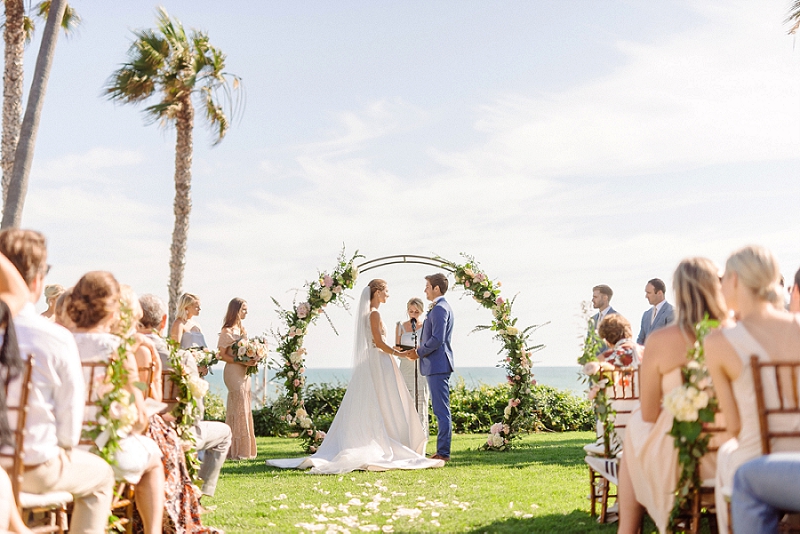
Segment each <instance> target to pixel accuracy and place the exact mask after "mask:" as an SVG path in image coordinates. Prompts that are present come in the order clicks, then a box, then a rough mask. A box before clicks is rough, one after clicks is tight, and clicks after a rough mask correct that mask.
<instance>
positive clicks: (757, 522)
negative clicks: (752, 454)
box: [731, 452, 800, 534]
mask: <svg viewBox="0 0 800 534" xmlns="http://www.w3.org/2000/svg"><path fill="white" fill-rule="evenodd" d="M785 512H800V453H798V452H783V453H780V452H779V453H775V454H767V455H764V456H759V457H758V458H756V459H755V460H750V461H749V462H746V463H744V464H742V465H741V466H740V467H739V469H737V470H736V475H735V476H734V477H733V494H732V495H731V518H732V519H733V531H734V532H735V533H736V534H771V533H775V534H777V532H779V529H778V522H779V521H780V520H781V517H782V516H783V514H784V513H785Z"/></svg>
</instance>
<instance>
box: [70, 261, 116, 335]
mask: <svg viewBox="0 0 800 534" xmlns="http://www.w3.org/2000/svg"><path fill="white" fill-rule="evenodd" d="M118 307H119V283H118V282H117V280H116V278H114V275H112V274H111V273H109V272H106V271H91V272H88V273H86V274H85V275H83V276H82V277H81V279H80V280H78V283H77V284H75V287H73V288H72V293H71V295H70V297H69V300H68V301H67V315H68V316H69V318H70V319H72V322H74V323H75V326H76V327H78V328H91V327H93V326H95V325H96V324H98V323H99V322H100V321H102V320H103V319H104V318H105V317H106V316H108V315H109V314H110V313H114V312H115V311H116V310H117V309H118Z"/></svg>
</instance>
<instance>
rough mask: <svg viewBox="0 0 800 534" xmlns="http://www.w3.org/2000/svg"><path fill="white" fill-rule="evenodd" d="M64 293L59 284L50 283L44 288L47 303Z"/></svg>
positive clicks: (62, 287)
mask: <svg viewBox="0 0 800 534" xmlns="http://www.w3.org/2000/svg"><path fill="white" fill-rule="evenodd" d="M62 293H64V286H62V285H61V284H50V285H48V286H45V288H44V298H45V300H47V302H48V303H49V302H50V301H51V300H52V299H57V298H58V297H60V296H61V294H62Z"/></svg>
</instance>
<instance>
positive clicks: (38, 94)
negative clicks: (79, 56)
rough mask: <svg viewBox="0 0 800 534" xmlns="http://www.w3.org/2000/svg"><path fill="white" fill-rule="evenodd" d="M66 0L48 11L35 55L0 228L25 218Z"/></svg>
mask: <svg viewBox="0 0 800 534" xmlns="http://www.w3.org/2000/svg"><path fill="white" fill-rule="evenodd" d="M66 7H67V1H66V0H52V3H51V4H50V12H49V13H48V14H47V24H45V27H44V34H43V35H42V44H41V46H40V48H39V55H38V56H37V57H36V68H35V69H34V71H33V81H32V83H31V93H30V95H29V96H28V104H27V106H26V107H25V117H23V119H22V129H21V130H20V135H19V143H18V144H17V150H16V153H15V155H14V171H13V173H12V175H11V183H9V187H8V195H7V197H6V200H5V203H4V206H3V221H2V223H0V228H12V227H13V228H17V227H19V224H20V221H21V220H22V208H23V206H24V205H25V194H26V193H27V191H28V177H29V176H30V173H31V164H32V163H33V149H34V148H35V146H36V133H37V131H38V129H39V120H40V119H41V116H42V107H44V93H45V90H46V89H47V79H48V78H49V77H50V68H51V67H52V65H53V56H55V53H56V43H57V42H58V32H59V30H60V28H61V19H63V18H64V10H65V9H66Z"/></svg>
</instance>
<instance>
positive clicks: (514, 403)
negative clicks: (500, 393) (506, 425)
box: [509, 399, 519, 408]
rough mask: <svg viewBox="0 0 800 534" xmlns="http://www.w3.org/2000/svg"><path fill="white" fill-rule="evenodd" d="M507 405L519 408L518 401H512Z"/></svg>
mask: <svg viewBox="0 0 800 534" xmlns="http://www.w3.org/2000/svg"><path fill="white" fill-rule="evenodd" d="M509 404H510V405H511V406H513V407H514V408H516V407H517V406H519V399H512V400H510V401H509Z"/></svg>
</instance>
